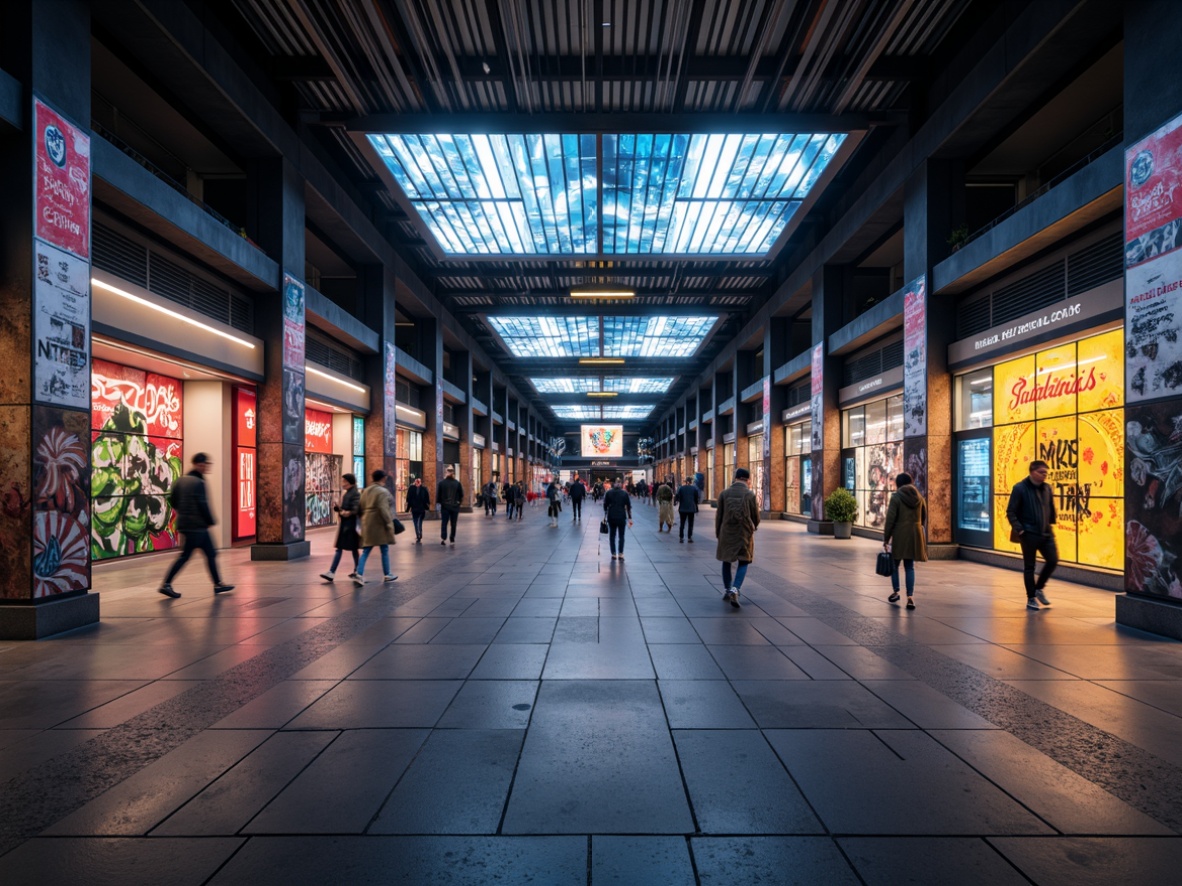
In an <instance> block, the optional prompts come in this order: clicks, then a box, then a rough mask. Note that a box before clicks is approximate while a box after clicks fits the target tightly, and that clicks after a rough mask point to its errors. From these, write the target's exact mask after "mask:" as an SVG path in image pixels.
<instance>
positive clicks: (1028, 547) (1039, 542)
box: [1006, 459, 1059, 612]
mask: <svg viewBox="0 0 1182 886" xmlns="http://www.w3.org/2000/svg"><path fill="white" fill-rule="evenodd" d="M1048 473H1050V466H1049V465H1047V463H1046V462H1045V461H1042V460H1041V459H1038V460H1035V461H1032V462H1031V463H1030V473H1029V475H1028V476H1027V477H1026V479H1025V480H1019V481H1018V482H1017V483H1015V484H1014V488H1013V489H1012V490H1011V491H1010V501H1009V504H1008V505H1007V507H1006V519H1007V520H1009V521H1010V541H1016V542H1017V543H1018V544H1020V545H1021V546H1022V580H1023V583H1024V584H1025V585H1026V608H1027V609H1030V610H1033V611H1036V612H1037V611H1038V604H1039V603H1041V604H1042V605H1043V606H1050V605H1051V601H1050V600H1048V599H1047V595H1046V594H1045V593H1044V592H1043V589H1044V588H1045V587H1046V586H1047V580H1048V579H1049V578H1050V577H1051V573H1053V572H1054V571H1055V567H1056V566H1058V565H1059V546H1058V544H1057V543H1056V542H1055V520H1056V519H1057V517H1058V515H1057V514H1056V513H1055V496H1054V493H1052V492H1051V487H1050V486H1048V485H1047V474H1048ZM1038 554H1042V558H1043V561H1044V562H1043V566H1042V572H1040V573H1039V576H1038V581H1035V579H1034V564H1035V559H1036V557H1037V555H1038Z"/></svg>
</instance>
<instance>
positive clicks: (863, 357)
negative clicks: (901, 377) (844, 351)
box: [841, 339, 903, 387]
mask: <svg viewBox="0 0 1182 886" xmlns="http://www.w3.org/2000/svg"><path fill="white" fill-rule="evenodd" d="M902 365H903V340H902V339H897V340H895V341H893V342H889V343H887V344H885V345H882V346H880V347H878V348H875V349H874V350H872V351H859V352H858V353H856V354H852V355H850V356H849V357H847V358H846V360H845V362H844V363H843V364H842V367H841V385H842V387H847V386H849V385H855V384H857V383H858V382H860V381H865V380H866V379H868V378H874V376H876V375H880V374H881V373H883V372H886V371H887V370H888V369H895V368H897V367H899V366H902Z"/></svg>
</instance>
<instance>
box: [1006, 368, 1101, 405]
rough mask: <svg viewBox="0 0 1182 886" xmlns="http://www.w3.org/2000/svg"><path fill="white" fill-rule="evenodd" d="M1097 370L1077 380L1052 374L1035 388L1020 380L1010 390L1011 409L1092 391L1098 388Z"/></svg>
mask: <svg viewBox="0 0 1182 886" xmlns="http://www.w3.org/2000/svg"><path fill="white" fill-rule="evenodd" d="M1097 384H1098V382H1097V381H1096V368H1095V367H1094V366H1093V367H1091V368H1089V369H1088V374H1087V377H1086V378H1085V377H1084V376H1082V375H1076V377H1075V378H1072V379H1067V378H1062V377H1060V376H1056V375H1055V373H1053V372H1051V373H1049V374H1048V375H1047V380H1046V381H1045V382H1043V383H1042V384H1035V385H1034V386H1033V387H1032V386H1031V385H1030V384H1029V380H1028V379H1025V378H1020V379H1018V380H1017V381H1016V382H1014V386H1013V387H1012V388H1010V394H1011V396H1012V399H1011V400H1010V407H1009V408H1010V409H1011V410H1014V409H1017V408H1018V407H1019V406H1021V405H1022V404H1023V403H1037V402H1039V401H1042V400H1050V399H1052V398H1054V397H1065V396H1069V395H1071V394H1080V393H1083V392H1084V391H1090V390H1092V389H1093V388H1095V387H1096V385H1097Z"/></svg>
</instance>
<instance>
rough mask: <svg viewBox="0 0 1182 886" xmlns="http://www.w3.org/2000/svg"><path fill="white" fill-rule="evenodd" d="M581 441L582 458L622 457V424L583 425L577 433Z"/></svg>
mask: <svg viewBox="0 0 1182 886" xmlns="http://www.w3.org/2000/svg"><path fill="white" fill-rule="evenodd" d="M579 436H580V438H581V439H582V441H583V445H582V448H581V450H580V452H581V454H582V456H583V458H623V457H624V426H623V425H583V426H582V432H581V434H580V435H579Z"/></svg>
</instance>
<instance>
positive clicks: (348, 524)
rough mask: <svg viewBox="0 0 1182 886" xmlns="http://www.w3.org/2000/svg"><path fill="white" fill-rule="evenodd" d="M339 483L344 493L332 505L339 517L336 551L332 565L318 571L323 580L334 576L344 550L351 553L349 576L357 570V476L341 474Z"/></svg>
mask: <svg viewBox="0 0 1182 886" xmlns="http://www.w3.org/2000/svg"><path fill="white" fill-rule="evenodd" d="M341 483H342V484H344V487H345V491H344V494H343V495H342V496H341V501H340V503H339V504H335V505H333V506H332V509H333V510H334V511H336V512H337V516H338V517H339V518H340V522H339V523H338V524H337V540H336V544H335V547H336V549H337V552H336V553H335V554H333V557H332V565H331V566H329V567H328V572H322V573H320V577H321V578H323V579H324V580H325V581H332V580H333V578H335V577H336V571H337V567H338V566H340V565H341V554H342V553H343V552H344V551H348V552H349V553H350V554H352V555H353V572H351V573H349V577H350V578H352V577H353V575H354V574H356V572H357V548H358V547H359V546H360V544H361V535H360V533H358V531H357V512H358V511H360V510H361V492H360V491H359V490H358V489H357V478H356V477H354V476H353V475H352V474H343V475H342V476H341Z"/></svg>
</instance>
